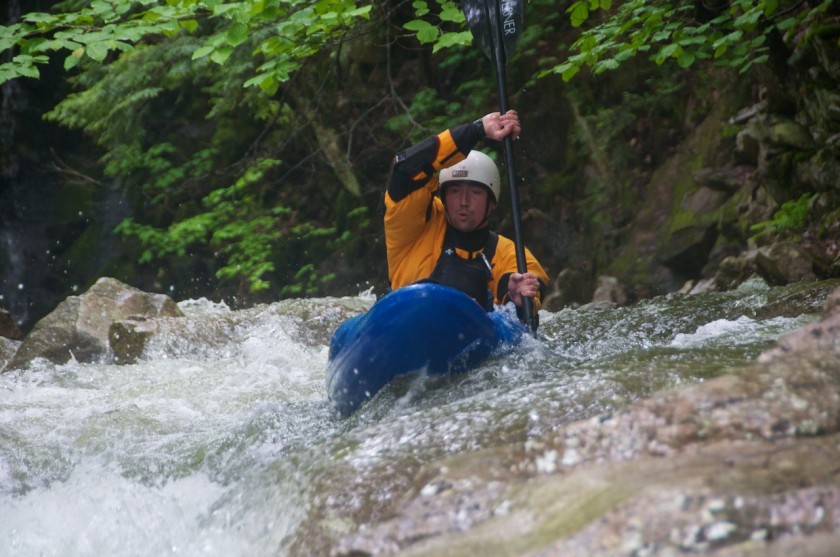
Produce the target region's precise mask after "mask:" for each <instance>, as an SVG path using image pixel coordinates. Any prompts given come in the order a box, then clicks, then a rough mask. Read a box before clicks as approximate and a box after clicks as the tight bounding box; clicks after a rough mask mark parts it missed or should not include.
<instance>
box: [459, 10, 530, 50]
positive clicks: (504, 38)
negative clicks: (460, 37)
mask: <svg viewBox="0 0 840 557" xmlns="http://www.w3.org/2000/svg"><path fill="white" fill-rule="evenodd" d="M463 7H464V16H465V17H466V19H467V24H468V25H469V27H470V32H471V33H472V36H473V40H474V41H475V42H476V43H477V44H478V45H479V46H480V47H481V49H482V50H483V51H484V54H485V55H486V56H487V57H488V58H490V59H491V60H492V59H493V53H494V52H497V51H496V44H497V37H501V45H502V46H503V48H504V51H503V53H502V52H500V54H503V55H504V58H503V61H504V62H507V61H508V60H510V58H511V57H512V56H513V51H514V50H515V49H516V43H517V42H518V41H519V36H520V35H521V33H522V29H523V27H524V25H525V0H463Z"/></svg>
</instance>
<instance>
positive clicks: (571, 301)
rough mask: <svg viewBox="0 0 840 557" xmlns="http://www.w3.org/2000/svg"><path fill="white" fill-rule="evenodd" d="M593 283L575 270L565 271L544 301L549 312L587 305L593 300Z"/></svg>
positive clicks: (544, 306)
mask: <svg viewBox="0 0 840 557" xmlns="http://www.w3.org/2000/svg"><path fill="white" fill-rule="evenodd" d="M592 294H593V291H592V286H591V281H590V280H588V279H587V278H586V276H585V275H584V274H583V273H581V272H580V271H577V270H575V269H563V270H562V271H560V273H558V275H557V278H556V279H554V281H553V282H552V284H551V292H550V293H549V294H548V295H547V296H546V298H545V300H544V301H543V304H542V306H543V308H544V309H546V310H547V311H559V310H561V309H563V308H564V307H568V306H575V305H580V304H585V303H587V302H588V301H589V300H591V299H592Z"/></svg>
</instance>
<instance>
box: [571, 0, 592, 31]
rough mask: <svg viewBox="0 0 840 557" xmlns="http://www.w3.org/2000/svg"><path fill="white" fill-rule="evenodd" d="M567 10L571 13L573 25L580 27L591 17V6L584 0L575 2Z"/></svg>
mask: <svg viewBox="0 0 840 557" xmlns="http://www.w3.org/2000/svg"><path fill="white" fill-rule="evenodd" d="M566 12H567V13H569V14H571V15H570V19H571V22H572V27H580V26H581V25H583V24H584V22H585V21H586V20H587V18H589V6H587V4H586V2H583V1H582V0H578V1H577V2H574V3H573V4H572V5H571V6H569V7H568V8H567V9H566Z"/></svg>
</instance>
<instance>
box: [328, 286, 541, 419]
mask: <svg viewBox="0 0 840 557" xmlns="http://www.w3.org/2000/svg"><path fill="white" fill-rule="evenodd" d="M525 332H526V329H525V327H524V326H523V325H522V324H521V323H520V322H519V321H518V320H517V319H516V317H515V316H513V315H511V314H509V313H507V312H503V311H494V312H486V311H484V310H483V309H482V308H481V307H480V306H479V305H478V304H477V303H475V301H474V300H473V299H472V298H470V297H469V296H467V295H466V294H464V293H462V292H460V291H458V290H455V289H453V288H449V287H447V286H441V285H439V284H432V283H419V284H412V285H410V286H406V287H403V288H400V289H399V290H395V291H393V292H391V293H389V294H388V295H386V296H384V297H382V298H380V299H379V300H378V301H377V302H376V303H375V304H374V305H373V306H372V307H371V308H370V310H368V311H367V312H365V313H363V314H361V315H357V316H355V317H352V318H350V319H348V320H347V321H345V322H343V323H342V324H341V325H339V327H338V328H337V329H336V331H335V333H334V334H333V337H332V339H331V340H330V354H329V364H328V366H327V394H328V395H329V399H330V402H331V404H332V405H333V406H334V407H335V409H336V410H337V411H338V412H339V413H340V414H341V415H342V416H349V415H350V414H352V413H353V412H354V411H355V410H356V409H357V408H358V407H359V406H360V405H361V404H362V403H363V402H365V401H366V400H368V399H370V398H372V397H373V396H374V395H375V394H376V393H377V392H379V390H380V389H382V387H384V386H385V385H387V384H388V383H390V382H391V381H392V380H393V379H394V378H396V377H398V376H401V375H406V374H409V373H413V372H425V373H428V374H430V375H443V374H454V373H462V372H464V371H467V370H469V369H471V368H474V367H476V366H477V365H478V364H480V363H481V362H482V361H484V360H486V359H487V358H488V357H490V356H492V355H496V354H499V353H500V352H502V351H503V350H505V349H511V348H513V347H514V346H515V345H516V344H517V343H518V342H519V341H520V340H521V339H522V336H523V334H525Z"/></svg>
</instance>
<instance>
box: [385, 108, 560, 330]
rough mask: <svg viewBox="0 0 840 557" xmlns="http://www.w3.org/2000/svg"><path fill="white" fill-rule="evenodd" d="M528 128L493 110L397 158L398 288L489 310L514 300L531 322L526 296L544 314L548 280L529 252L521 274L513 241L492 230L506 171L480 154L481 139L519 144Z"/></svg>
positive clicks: (392, 249)
mask: <svg viewBox="0 0 840 557" xmlns="http://www.w3.org/2000/svg"><path fill="white" fill-rule="evenodd" d="M521 130H522V128H521V124H520V122H519V115H518V114H517V112H516V111H515V110H509V111H508V112H507V113H505V114H500V113H498V112H491V113H490V114H487V115H486V116H484V117H482V118H479V119H478V120H475V121H474V122H471V123H468V124H462V125H459V126H456V127H453V128H450V129H448V130H445V131H443V132H441V133H439V134H437V135H436V136H432V137H429V138H427V139H425V140H423V141H421V142H420V143H418V144H416V145H414V146H412V147H410V148H408V149H406V150H405V151H402V152H400V153H398V154H397V155H396V156H395V157H394V160H393V164H392V168H391V174H390V177H389V179H388V188H387V190H386V193H385V242H386V247H387V255H388V278H389V279H390V281H391V288H392V289H394V290H396V289H397V288H400V287H402V286H406V285H408V284H412V283H414V282H418V281H429V282H437V283H440V284H445V285H448V286H451V287H454V288H457V289H458V290H461V291H462V292H465V293H466V294H467V295H469V296H471V297H472V298H473V299H474V300H475V301H476V302H477V303H478V304H479V305H481V306H482V307H483V308H485V309H486V310H487V311H492V310H493V307H494V304H499V305H501V304H505V303H507V302H513V303H514V304H515V305H516V307H517V312H518V313H519V316H520V318H524V315H523V313H524V309H523V307H522V298H523V296H527V297H529V298H533V300H534V303H533V304H532V307H533V311H534V312H536V311H537V310H538V309H539V307H540V296H541V294H544V292H545V288H546V285H547V284H548V276H547V275H546V272H545V270H544V269H543V268H542V266H541V265H540V263H539V262H538V261H537V259H536V258H535V257H534V256H533V254H531V252H530V251H529V250H528V249H527V248H526V250H525V254H526V260H527V268H528V272H527V273H523V274H520V273H518V272H517V265H516V249H515V245H514V243H513V241H512V240H510V239H509V238H506V237H505V236H502V235H500V234H497V233H496V232H493V231H491V230H490V225H489V219H490V215H491V214H492V212H493V210H494V209H495V208H496V204H497V203H498V200H499V192H500V190H501V180H500V176H499V169H498V167H497V166H496V163H495V162H493V159H491V158H490V157H489V156H487V155H486V154H484V153H482V152H481V151H478V150H475V149H474V148H475V146H476V145H477V144H478V142H479V141H480V140H481V139H484V138H488V139H492V140H495V141H501V140H502V139H504V138H505V137H506V136H507V135H511V136H512V137H513V138H514V139H516V138H517V137H519V134H520V132H521ZM436 194H439V197H438V196H436Z"/></svg>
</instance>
